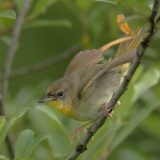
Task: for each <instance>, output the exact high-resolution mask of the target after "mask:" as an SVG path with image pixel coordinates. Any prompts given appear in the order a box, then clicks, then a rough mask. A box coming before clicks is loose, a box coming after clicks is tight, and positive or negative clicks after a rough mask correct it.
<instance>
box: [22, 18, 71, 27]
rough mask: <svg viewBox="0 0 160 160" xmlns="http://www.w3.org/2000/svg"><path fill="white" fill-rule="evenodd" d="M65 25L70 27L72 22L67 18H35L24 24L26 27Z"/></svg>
mask: <svg viewBox="0 0 160 160" xmlns="http://www.w3.org/2000/svg"><path fill="white" fill-rule="evenodd" d="M59 26H62V27H67V28H71V27H72V24H71V22H70V21H68V20H37V21H33V22H31V23H28V24H26V26H25V27H26V28H33V27H34V28H36V27H59Z"/></svg>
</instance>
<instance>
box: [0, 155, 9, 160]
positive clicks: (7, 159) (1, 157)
mask: <svg viewBox="0 0 160 160" xmlns="http://www.w3.org/2000/svg"><path fill="white" fill-rule="evenodd" d="M0 160H9V158H7V157H6V156H4V155H0Z"/></svg>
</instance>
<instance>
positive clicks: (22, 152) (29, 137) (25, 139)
mask: <svg viewBox="0 0 160 160" xmlns="http://www.w3.org/2000/svg"><path fill="white" fill-rule="evenodd" d="M33 136H34V132H33V131H31V130H25V131H22V132H21V133H20V135H19V137H18V140H17V142H16V145H15V158H21V157H24V158H25V157H26V152H27V150H28V149H29V148H30V147H31V145H32V144H33Z"/></svg>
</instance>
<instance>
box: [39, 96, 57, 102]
mask: <svg viewBox="0 0 160 160" xmlns="http://www.w3.org/2000/svg"><path fill="white" fill-rule="evenodd" d="M53 100H55V98H54V97H48V96H44V97H42V98H41V99H40V100H39V101H38V103H43V102H50V101H53Z"/></svg>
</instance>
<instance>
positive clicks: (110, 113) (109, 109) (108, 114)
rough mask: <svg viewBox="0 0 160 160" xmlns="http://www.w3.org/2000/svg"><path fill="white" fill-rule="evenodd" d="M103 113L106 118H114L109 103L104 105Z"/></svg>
mask: <svg viewBox="0 0 160 160" xmlns="http://www.w3.org/2000/svg"><path fill="white" fill-rule="evenodd" d="M102 111H103V113H104V115H105V116H107V117H111V118H113V111H112V109H111V108H109V107H108V103H104V104H103V106H102Z"/></svg>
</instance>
